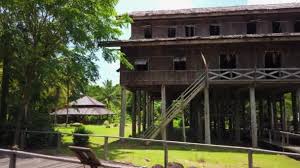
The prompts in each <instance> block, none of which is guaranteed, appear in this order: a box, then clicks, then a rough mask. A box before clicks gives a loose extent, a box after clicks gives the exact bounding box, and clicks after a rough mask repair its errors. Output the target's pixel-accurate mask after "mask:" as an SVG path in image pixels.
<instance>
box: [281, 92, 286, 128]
mask: <svg viewBox="0 0 300 168" xmlns="http://www.w3.org/2000/svg"><path fill="white" fill-rule="evenodd" d="M280 118H281V128H282V130H283V131H286V130H287V115H286V112H285V101H284V94H283V95H282V96H281V97H280Z"/></svg>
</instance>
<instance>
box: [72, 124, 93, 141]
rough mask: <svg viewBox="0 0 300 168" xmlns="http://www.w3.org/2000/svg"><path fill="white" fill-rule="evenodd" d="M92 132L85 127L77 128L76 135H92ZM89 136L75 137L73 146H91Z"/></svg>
mask: <svg viewBox="0 0 300 168" xmlns="http://www.w3.org/2000/svg"><path fill="white" fill-rule="evenodd" d="M91 133H92V132H91V131H89V130H87V129H86V128H85V127H84V126H79V127H77V128H75V130H74V134H91ZM89 138H90V137H88V136H76V135H73V144H74V145H75V146H87V145H88V144H89Z"/></svg>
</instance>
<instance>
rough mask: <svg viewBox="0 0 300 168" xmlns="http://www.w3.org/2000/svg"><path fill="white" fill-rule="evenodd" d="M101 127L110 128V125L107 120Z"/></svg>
mask: <svg viewBox="0 0 300 168" xmlns="http://www.w3.org/2000/svg"><path fill="white" fill-rule="evenodd" d="M103 125H104V126H105V128H110V124H109V121H108V120H105V121H104V123H103Z"/></svg>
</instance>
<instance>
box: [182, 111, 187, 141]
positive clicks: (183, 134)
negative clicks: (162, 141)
mask: <svg viewBox="0 0 300 168" xmlns="http://www.w3.org/2000/svg"><path fill="white" fill-rule="evenodd" d="M182 138H183V142H186V134H185V118H184V110H183V111H182Z"/></svg>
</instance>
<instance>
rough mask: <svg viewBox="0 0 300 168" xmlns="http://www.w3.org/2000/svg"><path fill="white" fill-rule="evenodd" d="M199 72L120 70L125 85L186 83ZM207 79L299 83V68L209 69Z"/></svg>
mask: <svg viewBox="0 0 300 168" xmlns="http://www.w3.org/2000/svg"><path fill="white" fill-rule="evenodd" d="M201 73H204V71H203V70H184V71H163V70H154V71H122V72H121V84H122V85H127V86H147V85H161V84H166V85H188V84H190V83H192V82H193V81H194V80H195V79H196V78H197V76H199V75H200V74H201ZM208 79H209V83H211V84H214V83H215V84H218V83H222V84H239V83H253V82H257V83H272V82H282V83H300V68H256V69H255V68H249V69H209V70H208Z"/></svg>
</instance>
